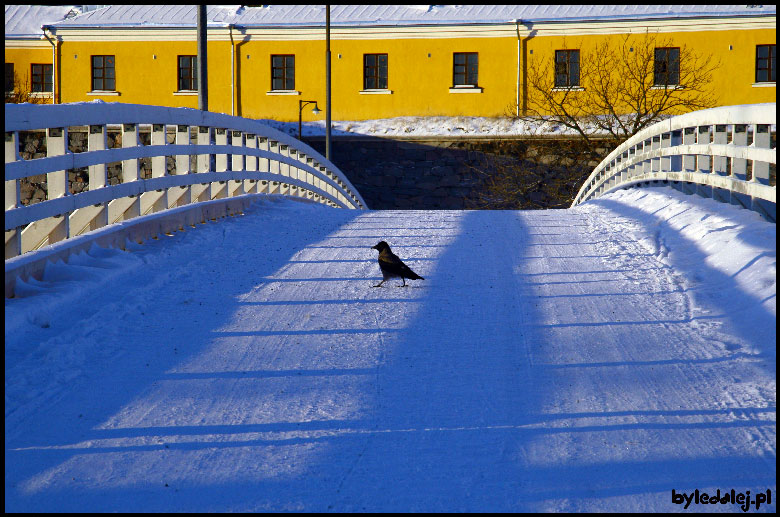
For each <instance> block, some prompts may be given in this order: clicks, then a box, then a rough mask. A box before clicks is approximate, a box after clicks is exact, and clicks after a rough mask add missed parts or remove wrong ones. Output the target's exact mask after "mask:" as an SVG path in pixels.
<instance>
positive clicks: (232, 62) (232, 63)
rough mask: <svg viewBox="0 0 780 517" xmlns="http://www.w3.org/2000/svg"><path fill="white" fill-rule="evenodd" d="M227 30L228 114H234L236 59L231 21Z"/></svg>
mask: <svg viewBox="0 0 780 517" xmlns="http://www.w3.org/2000/svg"><path fill="white" fill-rule="evenodd" d="M228 30H229V31H230V114H231V115H233V116H235V115H236V100H235V93H236V86H235V80H236V72H235V66H236V65H235V60H236V49H235V46H234V45H233V24H232V23H231V24H230V25H228Z"/></svg>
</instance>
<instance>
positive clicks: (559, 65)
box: [555, 50, 580, 88]
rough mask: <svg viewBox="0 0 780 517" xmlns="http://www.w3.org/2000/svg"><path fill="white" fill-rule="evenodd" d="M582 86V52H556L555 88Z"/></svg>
mask: <svg viewBox="0 0 780 517" xmlns="http://www.w3.org/2000/svg"><path fill="white" fill-rule="evenodd" d="M579 85H580V51H579V50H556V51H555V87H556V88H567V87H570V86H579Z"/></svg>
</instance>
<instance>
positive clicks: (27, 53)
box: [5, 41, 52, 100]
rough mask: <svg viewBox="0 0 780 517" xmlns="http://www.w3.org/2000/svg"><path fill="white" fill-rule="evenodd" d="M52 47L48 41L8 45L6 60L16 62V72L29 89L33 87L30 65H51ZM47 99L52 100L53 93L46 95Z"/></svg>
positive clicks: (22, 83)
mask: <svg viewBox="0 0 780 517" xmlns="http://www.w3.org/2000/svg"><path fill="white" fill-rule="evenodd" d="M51 50H52V47H51V45H50V44H49V43H48V42H47V41H43V42H30V43H29V44H26V45H24V46H23V47H21V48H20V47H18V46H16V45H15V46H12V47H10V48H9V46H6V48H5V62H6V63H13V64H14V72H15V74H16V75H17V76H18V79H19V81H20V83H21V85H22V86H26V87H27V88H28V89H29V88H31V87H32V85H31V82H32V78H31V77H30V65H31V64H33V63H35V64H44V65H50V64H52V63H51V58H52V52H51ZM43 97H44V98H46V99H49V100H51V95H44V96H43Z"/></svg>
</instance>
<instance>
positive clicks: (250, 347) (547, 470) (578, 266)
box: [5, 189, 776, 512]
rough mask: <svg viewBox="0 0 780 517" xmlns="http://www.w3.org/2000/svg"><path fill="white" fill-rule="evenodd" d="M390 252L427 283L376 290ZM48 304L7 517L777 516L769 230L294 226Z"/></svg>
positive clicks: (187, 243) (334, 220) (159, 258)
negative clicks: (696, 497)
mask: <svg viewBox="0 0 780 517" xmlns="http://www.w3.org/2000/svg"><path fill="white" fill-rule="evenodd" d="M379 240H386V241H387V242H389V243H390V245H391V246H392V248H393V251H394V252H395V253H396V254H398V255H399V256H400V257H401V258H402V259H403V260H404V261H405V262H406V263H407V264H408V265H409V266H410V267H412V269H414V270H415V271H416V272H418V273H419V274H421V275H422V276H424V277H425V278H426V279H425V280H424V281H414V282H408V283H409V284H410V285H409V287H406V288H400V287H396V286H397V285H399V284H400V282H399V281H397V280H390V281H388V282H386V283H385V286H384V287H382V288H376V289H373V288H371V287H370V286H371V285H373V284H376V283H377V281H378V280H379V279H380V278H381V276H380V273H379V268H378V265H377V262H376V255H377V253H376V251H374V250H372V249H371V246H372V245H374V244H376V242H377V241H379ZM45 280H46V281H45V282H31V283H29V284H27V285H26V286H22V287H26V289H27V292H25V294H27V295H28V296H26V297H23V298H19V299H13V300H10V301H9V300H7V301H6V442H5V444H6V451H5V453H6V456H5V483H6V484H5V509H6V511H38V512H48V511H73V512H83V511H87V512H90V511H122V512H135V511H141V512H150V511H154V512H157V511H162V512H169V511H181V512H218V511H266V510H269V511H385V512H389V511H447V512H449V511H562V510H570V511H667V510H671V511H679V510H682V506H679V505H675V504H673V503H672V490H673V489H674V490H675V491H676V492H678V493H679V492H688V493H690V492H693V491H694V490H696V489H699V490H700V491H701V492H709V493H713V494H714V493H715V492H716V490H718V489H720V490H721V492H722V493H723V492H726V491H730V490H731V489H735V490H736V491H737V492H746V491H747V490H750V491H751V493H752V494H756V493H758V492H765V491H766V490H767V489H771V490H772V497H773V499H772V505H770V506H767V505H764V506H762V507H761V508H760V511H774V510H775V508H776V494H775V488H776V471H775V459H776V438H775V429H776V426H775V421H776V420H775V418H776V417H775V413H776V402H775V390H776V388H775V364H776V363H775V357H776V354H775V337H776V330H775V289H776V287H775V227H774V225H772V224H769V223H766V222H764V221H762V220H761V219H760V218H759V217H758V216H757V215H756V214H753V213H751V212H749V211H747V210H739V209H736V208H734V207H730V206H727V205H722V204H718V203H716V202H714V201H712V200H706V199H701V198H696V197H688V196H684V195H682V194H679V193H677V192H675V191H672V190H670V189H647V190H645V191H623V192H619V193H616V194H611V195H609V196H606V197H605V198H602V199H601V200H597V201H594V202H590V203H587V204H585V205H583V206H581V207H578V208H575V209H571V210H559V211H523V212H512V211H505V212H490V211H427V212H422V211H381V212H380V211H369V212H360V211H350V210H337V209H329V208H325V207H320V206H312V205H308V204H303V203H299V202H293V201H281V200H278V199H276V200H274V199H270V200H267V201H263V202H260V203H258V204H257V205H255V206H254V208H253V209H252V210H250V211H249V212H248V213H247V214H246V215H245V216H243V217H236V218H232V219H228V220H225V221H222V222H219V223H210V224H207V225H204V226H201V227H199V228H198V229H196V230H192V231H186V232H183V233H177V234H175V235H174V236H173V237H163V238H162V239H161V240H159V241H151V242H149V243H147V244H145V245H143V246H139V247H137V248H136V249H134V250H133V251H131V252H129V253H127V252H121V251H118V250H99V249H94V250H93V251H92V252H91V253H90V254H89V255H87V254H85V255H82V256H80V257H76V258H74V260H72V261H71V263H70V264H68V265H63V264H60V265H58V266H55V267H52V268H50V270H49V271H47V277H46V279H45ZM689 510H706V511H738V507H736V506H735V505H732V504H718V505H706V506H696V505H695V504H694V505H692V507H691V508H689ZM751 511H755V510H754V509H753V510H751Z"/></svg>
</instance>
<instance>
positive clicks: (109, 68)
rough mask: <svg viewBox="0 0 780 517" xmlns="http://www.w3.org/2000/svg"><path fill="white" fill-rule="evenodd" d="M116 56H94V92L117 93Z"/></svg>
mask: <svg viewBox="0 0 780 517" xmlns="http://www.w3.org/2000/svg"><path fill="white" fill-rule="evenodd" d="M115 90H116V75H115V69H114V56H92V91H115Z"/></svg>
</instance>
